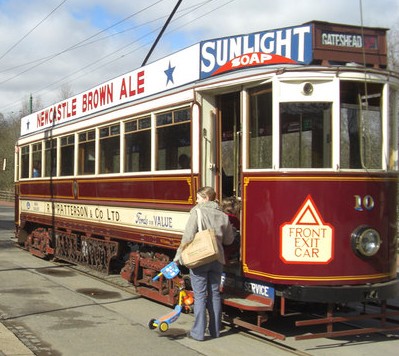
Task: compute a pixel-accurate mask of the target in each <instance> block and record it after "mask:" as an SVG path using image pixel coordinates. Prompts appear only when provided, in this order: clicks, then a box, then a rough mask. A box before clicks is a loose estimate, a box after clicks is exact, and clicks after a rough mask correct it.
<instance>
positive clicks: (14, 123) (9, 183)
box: [0, 113, 21, 192]
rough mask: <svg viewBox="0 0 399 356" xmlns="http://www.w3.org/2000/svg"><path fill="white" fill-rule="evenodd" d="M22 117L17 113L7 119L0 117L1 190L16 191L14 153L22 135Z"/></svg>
mask: <svg viewBox="0 0 399 356" xmlns="http://www.w3.org/2000/svg"><path fill="white" fill-rule="evenodd" d="M20 121H21V116H20V115H17V114H15V113H11V114H9V116H8V117H7V118H5V117H4V115H0V145H1V150H0V160H1V167H0V168H1V170H0V190H8V191H11V192H12V191H13V189H14V152H15V148H14V147H15V143H16V141H17V139H18V136H19V133H20Z"/></svg>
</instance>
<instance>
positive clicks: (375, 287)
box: [283, 279, 399, 303]
mask: <svg viewBox="0 0 399 356" xmlns="http://www.w3.org/2000/svg"><path fill="white" fill-rule="evenodd" d="M398 295H399V279H395V280H392V281H389V282H384V283H374V284H363V285H358V286H353V285H351V286H295V285H293V286H288V287H287V288H286V289H285V290H284V291H283V296H284V297H285V298H287V299H292V300H296V301H301V302H313V303H347V302H359V301H360V302H367V301H377V300H388V299H391V298H395V297H397V296H398Z"/></svg>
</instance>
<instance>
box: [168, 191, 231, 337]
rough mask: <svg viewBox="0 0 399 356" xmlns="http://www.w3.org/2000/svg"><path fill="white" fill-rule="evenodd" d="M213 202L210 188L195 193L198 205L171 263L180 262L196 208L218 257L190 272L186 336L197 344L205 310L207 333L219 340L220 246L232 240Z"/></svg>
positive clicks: (193, 229) (194, 229)
mask: <svg viewBox="0 0 399 356" xmlns="http://www.w3.org/2000/svg"><path fill="white" fill-rule="evenodd" d="M215 199H216V193H215V191H214V189H213V188H211V187H203V188H200V189H199V190H198V192H197V204H198V206H196V207H194V208H193V209H191V211H190V217H189V219H188V221H187V225H186V228H185V230H184V234H183V237H182V240H181V243H180V246H179V248H178V250H177V252H176V256H175V258H174V261H178V262H179V263H182V261H181V258H180V256H181V251H182V247H183V246H185V245H186V244H188V243H190V242H191V241H192V240H193V239H194V236H195V234H196V233H197V232H198V222H197V219H198V218H197V209H200V210H201V214H202V217H201V225H202V229H208V228H212V229H214V230H215V235H216V237H217V242H218V245H219V250H220V251H221V257H220V259H218V260H216V261H213V262H210V263H208V264H205V265H202V266H200V267H196V268H193V269H190V278H191V285H192V288H193V291H194V317H195V320H194V325H193V327H192V328H191V331H190V332H189V334H188V336H189V337H190V338H192V339H195V340H198V341H202V340H204V337H205V329H206V326H207V317H206V310H208V313H209V326H208V330H209V333H210V335H211V337H219V335H220V326H221V321H222V302H221V298H220V292H219V287H220V282H221V277H222V272H223V264H224V263H225V261H224V255H223V245H230V244H231V243H233V241H234V234H233V229H232V226H231V224H230V222H229V218H228V216H227V215H226V214H225V213H224V212H223V211H222V210H220V208H219V205H218V203H217V202H216V201H215Z"/></svg>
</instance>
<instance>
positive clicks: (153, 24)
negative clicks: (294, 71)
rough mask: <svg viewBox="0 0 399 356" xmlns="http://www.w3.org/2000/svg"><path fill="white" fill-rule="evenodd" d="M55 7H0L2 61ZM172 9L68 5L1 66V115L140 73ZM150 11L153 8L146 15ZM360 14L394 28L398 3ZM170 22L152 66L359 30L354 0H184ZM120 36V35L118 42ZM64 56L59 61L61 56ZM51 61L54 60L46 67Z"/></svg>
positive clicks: (92, 2) (100, 0) (168, 4)
mask: <svg viewBox="0 0 399 356" xmlns="http://www.w3.org/2000/svg"><path fill="white" fill-rule="evenodd" d="M60 3H61V0H0V57H1V56H3V55H4V54H5V53H6V51H7V50H9V49H10V48H11V47H12V46H14V45H15V44H16V43H17V41H19V40H21V38H22V37H23V36H24V35H26V34H27V33H28V31H30V30H32V28H33V27H34V26H36V25H37V24H38V23H39V22H40V21H41V20H43V18H45V16H47V15H48V14H49V13H50V12H51V11H52V10H53V9H55V8H56V7H57V6H58V5H59V4H60ZM176 3H177V0H163V1H159V0H136V1H128V0H113V1H109V0H85V1H81V0H68V1H66V2H65V3H64V4H63V5H62V6H61V7H60V8H58V9H57V11H55V12H54V13H53V14H52V15H51V16H50V17H49V18H48V19H47V20H46V21H44V22H43V23H42V24H41V25H40V26H38V27H37V28H36V29H35V30H34V31H32V33H30V34H29V35H28V36H27V37H26V38H24V39H23V40H22V41H21V42H20V43H18V44H17V45H16V46H15V47H14V48H12V49H11V50H10V52H9V53H7V54H6V55H5V56H4V57H3V58H1V59H0V112H1V113H3V114H7V113H8V112H12V111H14V112H17V111H18V110H19V109H20V107H21V101H24V100H26V99H27V98H28V97H29V95H30V93H32V95H33V97H34V100H35V98H36V97H39V96H40V98H41V101H42V103H43V104H44V105H49V104H51V103H52V102H54V101H56V100H58V97H59V90H60V87H61V86H62V85H63V84H65V83H68V85H69V86H70V88H71V89H72V91H73V92H74V93H78V92H81V91H83V90H87V89H88V88H90V87H93V86H96V85H98V84H100V83H102V82H104V81H106V80H108V79H111V78H114V77H117V76H119V75H120V74H122V73H126V72H128V71H130V70H132V69H135V68H137V67H139V66H140V65H141V63H142V61H143V60H144V58H145V56H146V54H147V53H148V50H149V47H150V45H151V44H152V42H153V41H154V39H155V37H156V35H157V34H158V32H159V27H160V26H162V25H163V23H164V22H165V20H166V17H167V16H168V15H169V13H170V12H171V10H172V9H173V7H174V6H175V4H176ZM152 4H155V5H154V6H152V7H150V6H151V5H152ZM201 5H202V6H201ZM223 5H224V6H223ZM146 7H150V8H148V10H145V11H142V12H140V13H139V14H137V15H136V16H134V17H131V18H130V19H129V20H127V21H125V22H123V23H121V24H120V25H118V26H115V27H113V28H111V29H109V30H107V31H105V32H103V33H101V34H100V35H98V36H96V37H93V38H92V39H91V40H89V41H88V42H91V41H94V40H97V41H95V42H93V43H92V44H91V45H87V44H86V45H84V46H80V47H78V48H76V49H73V50H68V51H66V50H67V49H69V48H70V47H71V46H74V45H76V44H78V43H80V42H82V41H84V40H86V39H88V38H89V37H90V36H93V35H95V34H96V33H98V32H99V31H102V30H104V29H105V28H107V27H109V26H111V25H112V24H114V23H116V22H118V21H121V20H122V19H124V18H126V17H127V16H129V15H131V14H134V13H135V12H137V11H139V10H142V9H145V8H146ZM362 7H363V24H364V25H365V26H374V27H385V28H390V27H395V26H397V24H398V23H399V2H398V1H397V0H380V1H374V0H363V1H362ZM183 15H184V16H183ZM174 19H175V21H174V22H172V23H171V24H170V26H169V28H168V31H167V32H166V33H165V35H164V37H163V38H162V39H161V40H160V42H159V44H158V46H157V48H156V49H155V51H154V53H153V55H152V57H151V58H150V61H153V60H155V59H157V58H160V57H163V56H165V55H167V54H169V53H171V52H175V51H176V50H179V49H181V48H184V47H187V46H190V45H191V44H194V43H197V42H199V41H201V40H204V39H208V38H214V37H222V36H228V35H233V34H240V33H249V32H255V31H260V30H265V29H273V28H281V27H288V26H293V25H298V24H301V23H304V22H308V21H312V20H320V21H328V22H337V23H346V24H351V25H360V24H361V17H360V6H359V0H335V1H331V0H301V1H298V0H280V1H275V0H273V1H272V0H263V1H262V0H233V1H230V0H213V1H208V0H185V1H183V2H182V4H181V6H180V8H179V11H178V13H177V14H176V15H175V17H174ZM139 25H140V27H138V26H139ZM121 31H125V32H123V33H120V34H117V33H118V32H121ZM151 31H153V32H152V33H151ZM112 34H113V36H110V35H112ZM99 38H104V39H102V40H98V39H99ZM120 49H122V50H120ZM118 50H119V51H118ZM62 51H65V53H62V54H59V53H61V52H62ZM57 54H58V55H57ZM50 56H54V58H52V59H50V60H47V61H45V62H44V60H43V59H44V58H47V57H50ZM104 57H105V58H104ZM40 59H42V60H43V63H42V64H41V65H38V64H39V63H40V62H36V61H38V60H40Z"/></svg>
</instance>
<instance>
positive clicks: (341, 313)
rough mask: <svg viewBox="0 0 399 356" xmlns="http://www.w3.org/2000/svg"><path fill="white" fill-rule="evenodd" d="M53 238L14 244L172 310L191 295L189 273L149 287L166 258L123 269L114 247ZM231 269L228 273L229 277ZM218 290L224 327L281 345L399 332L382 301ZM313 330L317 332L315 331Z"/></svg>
mask: <svg viewBox="0 0 399 356" xmlns="http://www.w3.org/2000/svg"><path fill="white" fill-rule="evenodd" d="M52 234H53V231H52V229H50V228H45V227H36V228H34V229H33V230H32V231H31V232H30V233H27V232H26V230H20V231H19V233H18V242H19V244H20V245H23V247H24V248H25V249H26V250H28V251H29V252H30V253H31V254H32V255H34V256H37V257H39V258H45V259H57V260H62V261H66V262H70V263H72V264H77V265H81V266H85V267H88V268H90V269H92V270H94V271H96V272H101V273H103V274H115V273H120V276H121V278H123V279H125V280H126V281H128V282H130V283H131V284H132V285H133V286H134V287H135V288H136V291H137V292H138V293H139V294H140V295H142V296H143V297H146V298H149V299H151V300H155V301H157V302H160V303H162V304H165V305H168V306H171V307H173V306H175V305H176V303H177V299H178V296H179V291H180V290H182V289H183V288H184V289H186V290H187V291H188V293H190V289H191V286H190V280H189V275H188V273H186V274H183V275H179V276H176V277H175V278H173V279H166V278H164V277H163V276H161V277H160V278H159V279H158V280H156V281H153V278H154V277H155V276H156V275H157V274H158V273H159V271H160V270H161V269H162V268H163V267H165V266H166V265H167V264H168V263H169V262H170V256H169V255H168V254H166V253H161V252H153V251H151V250H150V249H149V248H148V247H146V248H145V249H143V251H139V248H137V250H134V251H131V252H129V253H128V256H127V258H126V257H125V262H124V263H123V262H122V261H121V260H120V259H121V256H122V255H123V251H121V244H120V243H119V242H117V241H111V240H106V239H100V238H98V237H92V236H86V235H85V234H83V233H81V234H79V233H77V232H71V231H69V232H68V231H62V230H55V233H54V241H55V244H54V247H53V243H52V238H53V237H52ZM24 237H25V239H24ZM23 239H24V242H23V243H21V240H23ZM118 266H119V268H118ZM234 269H235V268H234V267H233V268H231V266H228V267H227V270H228V271H230V272H231V271H234ZM237 274H239V272H238V273H237ZM221 289H222V298H223V299H222V300H223V304H224V310H223V321H224V322H226V323H228V324H231V325H233V326H237V327H242V328H244V329H248V330H251V331H254V332H256V333H259V334H262V335H264V336H266V337H270V338H273V339H278V340H284V339H285V338H286V337H287V336H291V335H293V334H295V339H296V340H306V339H314V338H333V337H342V336H350V335H362V334H369V333H377V332H392V331H395V330H399V320H398V319H397V317H398V316H399V308H398V307H395V306H393V305H389V304H388V303H387V301H386V300H383V301H380V302H379V303H378V304H376V303H370V304H368V303H363V304H359V305H358V307H357V309H356V308H355V307H349V306H347V305H346V304H345V303H340V304H336V303H321V302H318V303H311V304H309V303H306V302H303V301H302V302H295V301H293V300H291V299H287V298H285V297H284V295H283V294H284V288H283V289H281V290H280V291H277V292H276V298H275V299H274V300H273V299H269V298H265V297H262V296H257V295H255V294H251V293H245V292H243V291H242V290H238V289H234V288H229V287H225V288H222V287H221ZM191 294H192V293H191ZM309 306H311V308H310V307H309ZM359 308H360V309H359ZM395 318H396V319H395ZM278 320H280V321H281V322H282V323H286V322H287V321H288V322H289V324H290V325H292V328H299V327H301V328H304V329H307V330H308V331H307V332H305V333H303V334H300V335H296V333H293V332H292V330H289V331H284V332H283V331H281V330H280V329H281V328H280V327H279V326H278V324H279V321H278ZM366 320H370V321H372V324H370V325H371V326H368V327H361V326H355V325H354V323H356V322H359V321H360V322H362V321H366ZM270 324H271V325H270ZM343 325H346V326H345V327H343ZM320 326H325V331H320V330H319V328H320ZM269 327H270V328H269ZM315 328H317V331H314V330H315Z"/></svg>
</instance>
